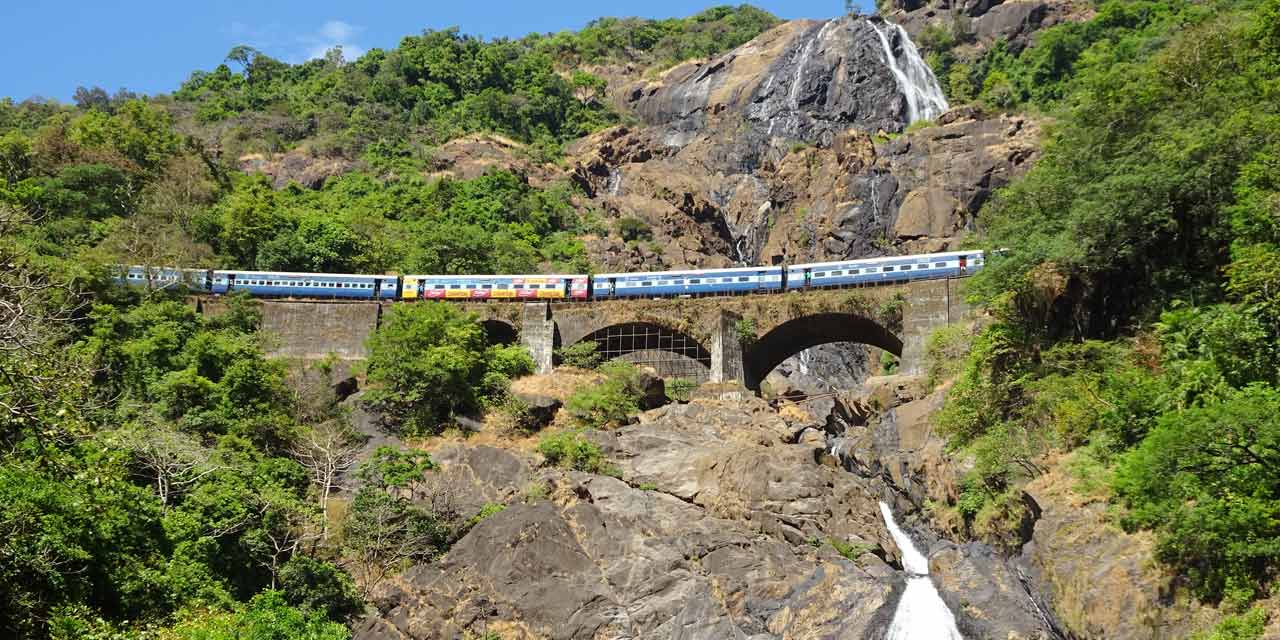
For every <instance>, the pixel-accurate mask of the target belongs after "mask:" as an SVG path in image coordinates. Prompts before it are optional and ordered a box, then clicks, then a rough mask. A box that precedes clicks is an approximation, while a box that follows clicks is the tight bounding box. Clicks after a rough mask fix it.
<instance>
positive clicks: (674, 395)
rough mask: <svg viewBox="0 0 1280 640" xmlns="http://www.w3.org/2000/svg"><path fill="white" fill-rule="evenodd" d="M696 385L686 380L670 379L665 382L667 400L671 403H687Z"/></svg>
mask: <svg viewBox="0 0 1280 640" xmlns="http://www.w3.org/2000/svg"><path fill="white" fill-rule="evenodd" d="M697 388H698V384H697V383H696V382H694V381H692V380H690V379H688V378H672V379H670V380H667V384H666V390H667V399H668V400H670V401H672V402H688V401H689V400H690V399H691V398H692V397H693V391H694V389H697Z"/></svg>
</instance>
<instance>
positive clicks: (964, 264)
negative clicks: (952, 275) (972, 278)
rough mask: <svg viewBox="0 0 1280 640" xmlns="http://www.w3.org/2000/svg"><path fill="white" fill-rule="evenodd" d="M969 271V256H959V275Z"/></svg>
mask: <svg viewBox="0 0 1280 640" xmlns="http://www.w3.org/2000/svg"><path fill="white" fill-rule="evenodd" d="M968 269H969V256H960V273H964V272H965V271H967V270H968Z"/></svg>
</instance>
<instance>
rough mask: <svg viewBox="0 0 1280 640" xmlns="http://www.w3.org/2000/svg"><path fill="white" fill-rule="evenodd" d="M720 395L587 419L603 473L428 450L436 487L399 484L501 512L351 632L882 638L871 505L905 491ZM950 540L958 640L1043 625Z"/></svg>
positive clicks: (514, 450) (795, 427)
mask: <svg viewBox="0 0 1280 640" xmlns="http://www.w3.org/2000/svg"><path fill="white" fill-rule="evenodd" d="M700 391H701V390H700ZM725 395H726V394H724V393H700V394H699V397H698V398H696V399H695V400H694V401H693V402H691V403H690V404H687V405H668V406H666V407H663V408H661V409H658V410H654V411H649V412H646V413H644V414H642V415H641V417H640V419H639V421H638V422H636V423H634V424H631V425H627V426H625V427H623V428H621V429H619V430H617V431H615V432H589V433H588V435H589V437H590V438H591V439H592V440H594V441H595V442H596V443H598V444H599V445H600V446H601V448H602V450H604V451H605V453H606V455H607V457H608V458H609V460H610V462H611V464H613V465H615V466H616V469H617V472H618V476H619V478H613V477H607V476H598V475H589V474H583V473H578V472H566V471H562V470H559V469H555V468H547V467H544V466H540V456H538V455H537V454H534V453H526V452H524V451H521V450H520V448H519V447H508V448H498V447H495V446H491V445H479V444H471V443H470V442H468V441H464V442H454V443H450V444H446V445H443V446H440V447H438V448H437V449H435V450H434V451H433V452H432V457H433V459H434V460H435V461H436V462H437V463H439V465H440V470H439V471H437V472H436V473H435V474H433V476H434V477H433V478H432V480H431V485H432V487H434V488H422V487H416V488H415V489H414V495H415V496H423V498H422V499H427V498H426V497H427V496H430V499H432V500H447V503H446V504H447V505H448V506H449V507H450V509H451V510H452V512H454V513H456V514H457V517H459V518H462V519H466V518H469V517H471V516H472V515H473V514H475V513H478V512H479V511H480V509H481V507H482V506H483V505H485V504H490V503H504V504H507V505H508V506H507V507H506V508H505V509H503V510H501V511H500V512H498V513H495V514H493V515H490V516H488V517H487V518H485V519H484V520H483V521H481V522H480V523H479V524H477V525H476V526H475V527H474V528H472V529H471V530H470V532H468V533H467V535H466V536H464V537H463V538H462V539H461V540H460V541H459V542H458V543H457V544H456V545H454V547H453V548H452V549H451V550H450V551H449V553H448V554H446V555H445V556H444V557H443V558H442V559H441V560H440V561H439V562H437V563H433V564H424V565H419V566H416V567H414V568H412V569H410V570H409V571H408V572H406V573H405V574H403V575H402V576H400V578H399V579H397V580H396V581H394V582H393V583H390V584H384V585H383V587H382V588H380V589H379V590H378V592H377V593H376V594H375V598H374V602H375V604H376V606H377V609H378V611H377V613H376V614H375V615H371V616H369V617H368V618H366V619H365V620H363V621H361V622H360V623H359V624H358V625H357V627H356V637H357V638H362V639H372V638H463V637H467V636H468V635H470V636H472V637H475V636H482V635H483V634H485V633H496V634H498V635H500V636H501V637H504V638H522V639H523V638H584V639H585V638H667V637H679V638H689V639H703V638H705V639H716V640H719V639H721V638H730V637H743V638H754V639H756V640H765V639H770V638H804V637H808V638H819V637H832V638H856V639H864V638H865V639H870V638H882V637H884V634H885V632H886V630H887V627H888V624H889V622H890V620H891V619H892V616H893V613H894V610H895V608H896V604H897V599H898V597H899V595H900V594H901V590H902V588H903V586H904V584H905V578H904V576H903V574H902V573H901V572H900V571H898V570H897V569H896V567H898V566H900V563H899V561H898V550H897V549H896V547H895V545H894V543H893V542H892V537H891V536H890V535H889V533H888V532H887V531H886V530H885V527H884V524H883V522H882V521H881V519H880V517H879V513H878V509H877V506H876V503H877V502H878V501H880V500H887V501H889V502H890V503H892V504H894V505H896V506H895V509H896V510H899V511H901V512H904V513H909V512H911V511H912V510H913V508H912V507H911V503H910V501H909V500H906V499H905V497H904V496H903V495H902V494H899V493H897V492H896V491H894V489H893V488H892V485H891V484H890V483H888V482H887V481H886V480H887V477H885V476H872V477H862V476H859V475H857V474H852V473H849V472H847V471H845V470H844V469H842V468H840V467H839V466H838V465H835V464H830V462H831V460H830V458H829V456H826V455H824V452H825V451H826V446H827V443H826V442H825V439H824V438H822V437H819V438H816V439H815V438H812V437H810V436H809V435H808V434H819V435H820V434H824V433H826V432H827V431H828V430H829V429H831V428H832V427H830V426H829V425H827V424H826V423H825V421H824V418H822V417H815V416H814V415H813V414H805V413H803V412H800V413H796V412H785V411H784V412H781V413H779V412H777V411H775V410H773V409H772V408H770V407H769V406H768V405H767V404H766V403H765V402H764V401H762V400H759V399H755V398H747V399H743V400H720V399H717V398H719V397H722V396H725ZM836 405H837V403H834V402H833V403H829V406H830V407H831V410H835V407H836ZM814 406H815V407H816V406H817V405H814ZM842 410H843V411H846V412H847V411H848V408H847V407H846V408H844V409H842ZM817 412H819V413H820V412H821V409H818V410H817ZM846 417H847V418H850V417H851V416H846ZM846 421H847V420H846ZM824 463H826V464H824ZM440 487H448V488H450V490H449V492H447V493H446V494H445V495H444V497H443V498H442V497H441V495H442V491H441V489H440ZM433 508H434V509H436V510H437V511H439V510H440V509H441V506H440V504H438V503H433ZM922 532H923V530H922V529H918V530H917V531H916V534H917V537H919V538H920V539H922V540H925V541H930V540H932V538H931V537H929V536H928V535H927V534H926V535H920V534H921V533H922ZM832 540H835V541H838V542H840V543H841V545H842V546H843V548H845V549H847V550H848V551H847V553H849V555H850V557H844V556H842V555H841V554H840V553H839V552H837V550H836V546H835V545H833V544H831V542H830V541H832ZM948 544H949V543H945V542H935V543H934V544H932V547H935V548H937V549H939V551H938V552H936V553H935V556H937V558H938V560H937V562H936V564H937V566H938V568H939V571H940V575H944V576H950V575H955V576H958V577H957V578H955V580H954V582H955V584H957V585H960V584H967V583H968V582H975V581H977V582H980V584H976V585H975V589H977V590H978V591H979V592H980V594H981V597H977V598H975V599H973V600H972V602H969V603H968V605H967V608H958V609H957V615H958V619H959V620H960V622H961V624H962V626H963V625H967V626H963V628H964V629H969V630H986V631H983V633H986V632H987V631H990V632H991V633H992V634H995V635H991V636H981V635H970V636H966V637H1000V638H1006V637H1008V638H1015V637H1016V638H1025V639H1028V640H1030V639H1032V638H1052V637H1056V636H1054V635H1053V634H1052V630H1051V627H1049V626H1048V625H1046V624H1039V625H1038V626H1037V623H1036V622H1035V619H1034V611H1035V607H1034V605H1030V604H1028V603H1027V602H1025V601H1021V600H1019V599H1018V598H1019V593H1021V592H1019V591H1017V590H1010V589H1009V588H1008V587H1009V586H1010V585H1016V584H1018V578H1017V576H1016V574H1013V573H1011V572H1010V571H1009V570H1008V569H1007V567H1005V566H1004V565H1002V564H999V563H989V562H982V561H981V558H979V559H978V560H973V559H969V556H962V557H960V558H959V559H956V558H952V556H951V555H947V554H948V553H950V552H949V551H944V550H947V549H952V548H953V545H952V546H948ZM844 545H848V546H844ZM929 547H930V545H925V548H929ZM948 580H950V578H948ZM941 582H942V579H941V578H940V583H941ZM943 586H944V591H943V593H944V597H948V596H947V593H948V592H947V591H946V590H945V583H943ZM966 593H967V592H966ZM957 606H958V605H953V607H957ZM1006 632H1008V633H1006ZM975 633H976V631H975ZM1017 634H1021V635H1017Z"/></svg>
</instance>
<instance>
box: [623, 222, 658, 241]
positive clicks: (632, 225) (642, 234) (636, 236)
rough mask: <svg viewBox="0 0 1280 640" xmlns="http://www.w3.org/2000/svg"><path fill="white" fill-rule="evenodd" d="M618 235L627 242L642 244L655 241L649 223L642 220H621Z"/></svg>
mask: <svg viewBox="0 0 1280 640" xmlns="http://www.w3.org/2000/svg"><path fill="white" fill-rule="evenodd" d="M617 230H618V235H619V236H622V239H623V240H625V241H627V242H641V241H644V240H652V239H653V229H650V228H649V223H648V222H645V221H644V220H641V219H640V218H633V217H627V218H620V219H619V220H618V225H617Z"/></svg>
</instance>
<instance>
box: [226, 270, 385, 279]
mask: <svg viewBox="0 0 1280 640" xmlns="http://www.w3.org/2000/svg"><path fill="white" fill-rule="evenodd" d="M214 273H220V274H236V275H239V274H242V273H243V274H246V275H251V276H288V277H291V278H395V277H396V276H394V275H391V274H385V273H383V274H376V273H302V272H295V271H241V270H238V269H217V270H214Z"/></svg>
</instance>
